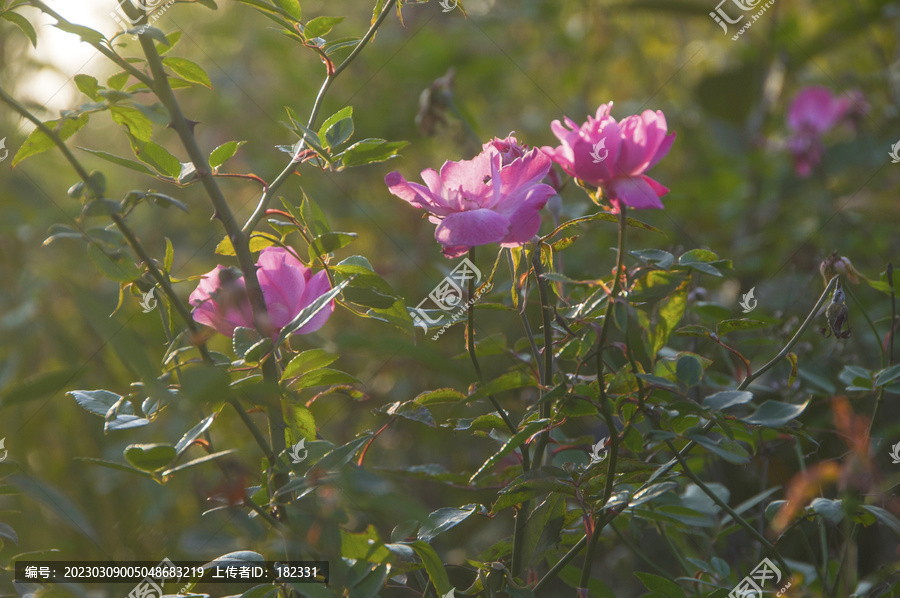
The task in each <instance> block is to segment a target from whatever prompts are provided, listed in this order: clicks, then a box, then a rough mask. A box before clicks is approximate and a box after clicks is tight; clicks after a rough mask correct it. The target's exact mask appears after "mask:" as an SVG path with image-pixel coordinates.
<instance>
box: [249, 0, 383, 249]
mask: <svg viewBox="0 0 900 598" xmlns="http://www.w3.org/2000/svg"><path fill="white" fill-rule="evenodd" d="M396 2H397V0H388V2H387V4H386V5H385V7H384V9H383V10H382V11H381V13H380V14H379V15H378V18H377V19H375V22H373V23H372V26H371V27H369V30H368V31H366V34H365V35H364V36H363V37H362V39H361V40H359V43H358V44H356V46H355V47H354V48H353V51H352V52H350V55H349V56H347V58H345V59H344V61H343V62H341V64H340V65H339V66H338V67H337V68H335V69H334V73H332V74H330V75H326V77H325V81H324V82H322V87H320V88H319V93H318V94H316V101H315V103H314V104H313V108H312V111H311V112H310V114H309V121H307V123H306V128H307V129H309V130H312V127H313V125H314V124H315V123H316V119H317V118H318V117H319V111H320V110H321V109H322V99H323V98H324V97H325V92H327V91H328V88H329V87H331V84H332V83H333V82H334V80H335V79H336V78H337V76H338V75H340V74H341V73H342V72H343V71H344V69H346V68H347V67H348V66H350V63H351V62H353V60H354V59H355V58H356V57H357V56H359V54H360V52H362V49H363V47H364V46H365V45H366V44H367V43H369V40H371V39H372V36H374V35H375V32H376V31H377V30H378V28H379V27H380V26H381V24H382V23H383V22H384V19H385V18H386V17H387V15H388V13H390V12H391V9H392V8H393V7H394V4H396ZM304 140H305V137H304V139H303V140H301V145H299V146H298V147H297V151H298V152H299V151H300V150H301V149H303V142H304ZM298 164H299V163H298V162H296V161H294V160H293V159H292V160H291V162H290V164H288V165H287V166H286V167H285V169H284V170H283V171H281V174H279V175H278V176H277V177H276V178H275V180H274V181H272V183H271V184H270V185H269V186H268V188H267V189H266V190H265V191H263V195H262V197H261V198H260V200H259V203H258V204H257V206H256V209H255V210H253V214H251V215H250V218H249V219H248V220H247V223H246V224H244V227H243V228H242V229H241V230H242V231H243V232H244V234H250V232H251V231H252V230H253V229H255V228H256V225H258V224H259V221H260V220H262V219H263V216H265V214H266V209H267V208H268V206H269V203H270V202H271V201H272V198H273V197H274V196H275V193H276V192H277V191H278V188H279V187H281V185H283V184H284V183H285V181H287V180H288V178H290V176H291V175H292V174H293V173H294V171H295V170H296V169H297V165H298Z"/></svg>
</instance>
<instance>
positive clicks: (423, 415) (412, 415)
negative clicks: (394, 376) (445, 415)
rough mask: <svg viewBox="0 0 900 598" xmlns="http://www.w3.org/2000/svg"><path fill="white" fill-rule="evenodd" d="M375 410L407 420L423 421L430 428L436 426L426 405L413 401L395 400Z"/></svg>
mask: <svg viewBox="0 0 900 598" xmlns="http://www.w3.org/2000/svg"><path fill="white" fill-rule="evenodd" d="M377 411H378V412H379V413H384V414H385V415H391V416H395V415H396V416H400V417H403V418H406V419H408V420H412V421H416V422H419V423H423V424H425V425H426V426H431V427H432V428H434V427H435V426H436V424H435V422H434V417H433V416H432V415H431V412H430V411H429V410H428V409H427V408H426V407H423V406H422V405H420V404H418V403H416V402H415V401H406V402H405V403H404V402H400V401H397V402H396V403H388V404H387V405H385V406H383V407H380V408H379V409H377Z"/></svg>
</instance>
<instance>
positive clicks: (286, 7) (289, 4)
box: [275, 0, 303, 22]
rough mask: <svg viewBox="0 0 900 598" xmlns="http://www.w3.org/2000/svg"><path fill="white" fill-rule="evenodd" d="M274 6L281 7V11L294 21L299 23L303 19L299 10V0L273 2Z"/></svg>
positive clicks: (276, 0)
mask: <svg viewBox="0 0 900 598" xmlns="http://www.w3.org/2000/svg"><path fill="white" fill-rule="evenodd" d="M275 4H277V5H278V6H280V7H281V9H282V10H283V11H284V12H286V13H288V14H289V15H291V17H293V18H294V19H295V20H296V21H298V22H299V21H300V20H301V19H302V18H303V11H302V10H301V9H300V0H275Z"/></svg>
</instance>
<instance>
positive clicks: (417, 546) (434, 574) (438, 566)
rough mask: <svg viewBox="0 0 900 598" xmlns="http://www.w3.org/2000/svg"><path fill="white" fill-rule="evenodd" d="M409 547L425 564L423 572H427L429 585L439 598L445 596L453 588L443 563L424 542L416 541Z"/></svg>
mask: <svg viewBox="0 0 900 598" xmlns="http://www.w3.org/2000/svg"><path fill="white" fill-rule="evenodd" d="M410 546H411V547H412V549H413V550H415V551H416V554H417V555H419V558H420V559H422V562H423V563H424V564H425V571H427V572H428V577H429V578H431V583H432V584H433V585H434V587H435V589H437V591H438V593H439V594H440V595H441V596H446V595H447V593H448V592H449V591H450V590H451V589H452V587H453V586H451V585H450V578H449V577H447V570H446V569H444V563H443V562H441V559H440V557H439V556H438V555H437V553H436V552H435V551H434V549H433V548H432V547H431V546H429V545H428V544H426V543H425V542H422V541H416V542H413V543H412V544H410Z"/></svg>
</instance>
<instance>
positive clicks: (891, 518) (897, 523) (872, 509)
mask: <svg viewBox="0 0 900 598" xmlns="http://www.w3.org/2000/svg"><path fill="white" fill-rule="evenodd" d="M860 508H862V509H865V510H866V511H868V512H869V513H871V514H872V515H874V516H875V517H876V518H877V519H878V520H879V521H881V522H882V523H883V524H885V525H886V526H888V527H889V528H890V529H891V531H893V532H894V533H895V534H897V536H900V519H897V517H896V516H895V515H894V514H892V513H890V512H888V511H885V510H884V509H882V508H881V507H876V506H875V505H860Z"/></svg>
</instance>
